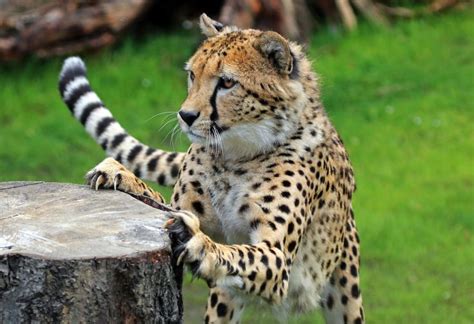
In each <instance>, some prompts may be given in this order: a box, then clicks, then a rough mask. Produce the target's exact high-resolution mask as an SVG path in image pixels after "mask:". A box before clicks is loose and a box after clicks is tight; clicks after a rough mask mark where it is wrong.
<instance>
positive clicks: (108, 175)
mask: <svg viewBox="0 0 474 324" xmlns="http://www.w3.org/2000/svg"><path fill="white" fill-rule="evenodd" d="M86 182H87V184H88V185H90V186H91V188H93V189H95V190H99V189H114V190H120V191H123V192H125V193H128V194H132V195H137V196H145V197H150V198H152V199H154V200H156V201H158V202H160V203H164V202H165V200H164V199H163V197H162V196H161V194H160V193H158V192H156V191H155V190H153V189H152V188H151V187H150V186H148V185H147V184H146V183H145V182H143V181H142V180H141V179H139V178H138V177H137V176H135V175H134V174H133V173H132V172H131V171H129V170H127V169H126V168H125V167H124V166H123V165H122V164H120V163H119V162H117V161H116V160H114V159H113V158H106V159H105V160H104V161H102V162H100V163H99V164H98V165H97V166H96V167H95V168H93V169H92V170H90V171H89V172H87V174H86Z"/></svg>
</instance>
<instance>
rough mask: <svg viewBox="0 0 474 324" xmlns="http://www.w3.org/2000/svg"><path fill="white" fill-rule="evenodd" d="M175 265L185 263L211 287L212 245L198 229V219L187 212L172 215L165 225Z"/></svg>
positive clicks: (212, 280)
mask: <svg viewBox="0 0 474 324" xmlns="http://www.w3.org/2000/svg"><path fill="white" fill-rule="evenodd" d="M164 226H165V228H166V229H167V230H168V234H169V236H170V239H171V248H172V250H173V256H174V258H175V262H176V264H177V265H179V264H181V263H186V264H187V265H188V266H189V267H190V269H191V272H192V273H193V275H195V276H198V277H201V278H203V279H205V280H206V281H207V283H208V285H209V286H213V283H214V282H215V280H214V279H213V277H214V275H213V270H212V269H213V268H214V267H215V264H216V263H215V258H214V254H213V253H212V251H213V250H214V248H213V246H214V243H213V242H212V241H211V239H210V238H209V237H207V236H206V235H205V234H204V233H203V232H201V230H200V229H199V226H200V223H199V218H197V217H196V216H195V215H194V214H192V213H190V212H187V211H179V212H176V213H173V214H172V216H171V218H170V219H169V220H168V221H167V222H166V223H165V225H164Z"/></svg>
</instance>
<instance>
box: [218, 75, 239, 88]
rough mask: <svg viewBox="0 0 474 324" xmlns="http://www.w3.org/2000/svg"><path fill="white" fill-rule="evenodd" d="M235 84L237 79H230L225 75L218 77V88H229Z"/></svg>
mask: <svg viewBox="0 0 474 324" xmlns="http://www.w3.org/2000/svg"><path fill="white" fill-rule="evenodd" d="M236 84H237V81H235V80H232V79H230V78H226V77H221V78H219V84H218V86H219V88H222V89H230V88H232V87H233V86H235V85H236Z"/></svg>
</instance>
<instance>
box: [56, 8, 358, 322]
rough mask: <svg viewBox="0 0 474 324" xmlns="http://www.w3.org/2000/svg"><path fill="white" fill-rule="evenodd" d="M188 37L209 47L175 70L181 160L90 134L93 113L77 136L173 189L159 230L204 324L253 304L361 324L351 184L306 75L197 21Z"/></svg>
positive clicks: (279, 48) (262, 37)
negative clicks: (203, 300)
mask: <svg viewBox="0 0 474 324" xmlns="http://www.w3.org/2000/svg"><path fill="white" fill-rule="evenodd" d="M201 29H202V30H203V32H204V34H206V35H207V36H208V38H207V40H205V41H204V43H203V44H202V45H201V46H200V47H199V49H198V50H197V51H196V53H195V54H194V55H193V56H192V57H191V59H190V60H189V61H188V63H187V64H186V70H187V71H188V73H189V80H188V97H187V98H186V100H185V102H184V103H183V105H182V107H181V110H180V114H179V117H178V119H179V122H180V125H181V128H182V130H183V131H184V132H185V133H186V134H187V135H188V137H189V138H190V139H191V141H192V142H193V144H192V145H191V146H190V148H189V150H188V152H187V153H186V154H184V153H179V154H178V153H167V152H163V151H160V150H155V149H151V148H149V147H147V146H145V145H143V144H141V143H139V142H138V141H137V140H136V139H134V138H132V137H131V136H130V135H128V134H126V132H125V131H124V130H123V129H122V128H121V127H120V126H119V125H118V123H117V122H116V121H115V120H112V121H110V120H109V121H110V122H109V125H106V126H105V130H103V131H102V132H100V134H98V133H99V130H101V129H100V127H101V126H100V125H101V122H102V125H103V124H107V123H106V122H104V121H103V119H102V120H101V117H100V116H101V115H100V112H101V109H105V110H104V111H103V112H102V114H105V115H104V116H105V117H103V118H111V117H109V116H108V115H107V114H106V112H105V111H108V110H106V108H105V107H103V106H100V107H99V109H98V110H97V109H93V111H92V113H91V114H94V113H95V114H96V115H97V116H96V118H95V119H91V120H88V119H87V118H82V120H83V121H84V120H85V126H86V129H88V130H91V131H90V133H91V135H93V136H94V137H95V138H96V140H97V141H98V142H99V143H101V144H104V142H105V145H103V146H104V148H105V149H106V151H107V153H108V154H109V155H110V156H112V157H114V158H116V159H117V160H119V162H122V163H123V164H124V165H125V166H126V167H128V168H129V169H130V170H134V173H135V174H136V175H140V176H142V177H143V178H148V179H153V180H157V179H158V181H159V182H161V183H164V184H173V183H174V184H175V186H174V191H173V196H172V198H171V206H172V207H173V208H174V209H176V210H178V213H177V216H176V219H177V221H175V222H173V223H171V225H170V226H169V230H170V232H171V235H172V237H174V238H177V239H178V241H179V242H181V244H179V245H178V247H177V248H176V249H175V251H174V252H175V253H176V254H177V255H179V260H180V261H183V262H185V263H187V264H188V265H189V266H190V268H191V270H192V271H193V273H194V274H195V275H197V276H199V277H201V278H203V279H204V280H206V281H207V282H208V284H209V287H210V289H211V291H210V295H209V296H210V297H209V300H208V304H207V309H206V314H205V321H206V322H212V323H218V322H222V323H225V322H231V323H235V322H238V321H239V317H240V313H241V310H242V308H243V305H244V304H245V298H243V297H242V296H247V295H257V296H260V297H262V298H263V299H264V300H266V301H268V302H269V303H272V304H275V305H282V306H284V307H286V306H288V307H291V308H292V309H293V310H296V311H301V312H305V311H309V310H312V309H315V308H317V307H318V306H320V305H321V306H322V308H323V310H324V315H325V318H326V321H327V322H329V323H344V322H350V323H362V322H363V320H364V314H363V309H362V297H361V294H360V287H359V238H358V235H357V231H356V227H355V220H354V216H353V212H352V205H351V200H352V194H353V192H354V190H355V182H354V178H353V171H352V167H351V164H350V162H349V159H348V156H347V153H346V151H345V149H344V146H343V143H342V141H341V140H340V138H339V136H338V134H337V132H336V131H335V129H334V127H333V126H332V125H331V123H330V121H329V119H328V117H327V115H326V113H325V111H324V109H323V107H322V104H321V100H320V97H319V89H318V80H317V77H316V75H315V74H314V72H312V70H311V65H310V62H309V61H308V60H307V59H306V58H305V56H304V54H303V52H302V50H301V48H300V47H299V46H298V45H296V44H294V43H291V42H288V41H286V40H284V39H283V38H282V37H281V36H279V35H278V34H276V33H272V32H261V31H258V30H238V29H236V28H234V27H223V26H222V25H220V24H219V23H217V22H215V21H213V20H211V19H209V18H208V17H207V16H205V15H203V16H202V17H201ZM65 68H66V67H65ZM69 70H74V69H71V68H70V69H69ZM67 71H68V70H67V69H66V71H65V72H63V73H62V78H61V80H64V79H66V81H62V92H63V97H64V99H65V101H66V102H67V103H68V106H69V107H70V109H71V111H73V113H74V114H75V116H76V117H77V118H78V119H81V115H83V114H84V111H85V110H86V109H87V107H86V106H87V104H85V103H82V106H83V107H82V108H80V107H79V108H78V105H79V104H78V101H80V100H78V99H77V98H80V97H81V95H79V94H76V96H75V97H77V98H76V100H69V102H68V99H70V97H71V96H73V95H74V91H75V90H74V89H75V88H74V87H77V85H75V86H73V85H71V84H73V83H74V82H72V81H71V80H67V79H68V78H69V79H74V78H73V77H72V76H69V74H68V72H67ZM71 73H72V72H71ZM76 74H77V71H76ZM76 83H77V82H76ZM67 91H69V92H67ZM81 91H82V92H87V91H90V88H89V89H86V90H81ZM66 92H67V93H69V96H65V95H64V93H66ZM76 92H77V91H76ZM70 93H72V95H71V94H70ZM83 95H84V93H82V96H83ZM81 109H82V110H81ZM88 123H90V125H89V124H88ZM94 123H95V124H94ZM102 127H103V126H102ZM109 129H110V130H109ZM112 130H113V131H112ZM121 134H125V135H122V136H121ZM117 142H118V143H117ZM109 164H110V163H109ZM177 165H179V173H178V172H177V171H176V169H177ZM99 166H100V165H99ZM99 166H98V167H99ZM107 168H108V167H106V168H105V169H104V168H102V169H101V168H98V169H97V168H96V169H94V170H93V171H92V173H91V174H90V175H91V176H90V178H89V179H92V182H94V183H96V185H97V186H99V185H100V181H98V178H99V177H100V174H99V173H98V172H102V174H103V176H104V178H106V177H107V174H108V173H107V172H108V171H110V170H112V171H113V172H115V171H116V170H115V168H114V167H112V168H109V169H107ZM101 170H102V171H101ZM109 173H110V172H109ZM128 176H129V177H130V178H133V174H131V173H130V175H128ZM121 177H122V178H123V177H124V176H121ZM97 181H98V182H97ZM114 185H115V183H114ZM109 187H110V186H109ZM142 190H143V188H138V187H137V191H138V192H141V191H142ZM127 191H130V189H127ZM154 194H155V193H154V192H152V190H151V189H150V191H148V192H147V195H152V196H153V195H154ZM157 195H158V194H157ZM159 198H160V199H161V197H159Z"/></svg>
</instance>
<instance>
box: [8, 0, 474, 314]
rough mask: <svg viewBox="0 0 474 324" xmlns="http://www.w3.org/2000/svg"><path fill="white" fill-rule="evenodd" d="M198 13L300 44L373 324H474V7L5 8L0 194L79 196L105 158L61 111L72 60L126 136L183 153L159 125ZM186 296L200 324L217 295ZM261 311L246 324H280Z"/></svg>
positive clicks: (402, 1)
mask: <svg viewBox="0 0 474 324" xmlns="http://www.w3.org/2000/svg"><path fill="white" fill-rule="evenodd" d="M202 12H206V13H207V14H208V15H210V16H211V17H212V18H214V19H220V20H221V21H222V22H224V23H226V24H234V25H237V26H239V27H242V28H248V27H254V28H260V29H272V30H276V31H278V32H280V33H282V34H283V35H285V36H286V37H288V38H290V39H292V40H295V41H299V42H302V43H304V44H305V48H306V51H307V53H308V56H309V57H310V58H311V60H312V62H313V66H314V69H315V70H316V71H317V72H318V74H319V76H320V83H321V87H322V100H323V102H324V105H325V107H326V110H327V111H328V114H329V116H330V118H331V120H332V121H333V123H334V124H335V125H336V128H337V129H338V131H339V132H340V134H341V135H342V138H343V139H344V142H345V144H346V147H347V149H348V151H349V153H350V157H351V160H352V162H353V164H354V168H355V173H356V180H357V184H358V190H357V192H356V194H355V196H354V207H355V212H356V219H357V223H358V228H359V231H360V236H361V240H362V254H361V255H362V260H361V261H362V268H361V278H362V292H363V297H364V303H365V309H366V317H367V319H368V322H369V323H400V322H402V323H474V306H473V305H474V269H473V264H474V244H473V243H474V242H473V241H474V237H473V235H474V10H473V6H472V3H471V2H463V1H458V0H295V1H291V0H213V1H182V0H175V1H151V0H123V1H114V0H107V1H94V0H83V1H82V0H77V1H73V0H63V1H48V0H0V181H9V180H46V181H59V182H72V183H83V175H84V174H85V172H86V171H87V170H89V169H90V168H92V167H93V166H94V165H95V164H97V163H98V162H100V161H101V160H102V159H103V158H104V153H103V152H102V150H101V148H100V147H99V146H98V145H96V144H95V143H94V142H93V140H92V139H91V138H90V137H89V136H88V135H87V134H86V133H85V131H84V130H83V128H82V126H81V125H80V124H79V123H78V122H77V121H75V120H74V119H73V118H72V117H71V116H70V113H69V111H68V110H67V108H66V107H65V105H64V104H63V103H62V102H61V100H60V98H59V94H58V91H57V78H58V73H59V70H60V67H61V64H62V61H63V59H64V58H65V57H66V56H67V55H71V54H80V55H81V56H82V57H83V59H84V60H85V61H86V63H87V65H88V71H89V78H90V80H91V83H92V86H93V87H94V89H95V90H96V91H97V92H98V94H99V96H100V97H101V98H102V100H103V101H104V102H105V104H106V105H107V107H108V108H110V110H111V111H112V112H113V114H114V115H115V117H116V118H117V119H118V121H119V122H120V123H121V124H122V125H123V126H124V127H125V128H126V129H127V130H128V131H129V132H130V134H132V135H133V136H135V137H137V138H138V139H140V140H142V141H143V142H145V143H147V144H150V145H154V146H156V147H160V148H162V149H167V150H181V151H183V150H185V149H186V147H187V146H188V145H189V142H188V140H187V139H186V138H185V137H183V136H182V135H181V134H176V133H174V132H173V127H174V126H175V125H176V118H175V114H174V113H172V114H166V113H164V112H177V110H178V109H179V107H180V105H181V102H182V101H183V100H184V98H185V96H186V75H185V73H184V71H183V65H184V62H185V61H186V59H187V58H188V57H189V56H190V55H191V54H192V53H193V51H194V50H195V49H196V48H197V46H198V45H199V43H200V41H201V40H202V37H201V36H200V34H199V31H198V28H197V18H198V17H199V15H200V14H201V13H202ZM154 186H155V187H156V188H158V189H159V190H160V191H162V192H163V193H164V194H165V195H166V197H167V198H168V199H169V196H170V192H171V191H170V189H168V188H160V187H158V186H157V185H154ZM0 208H1V206H0ZM190 282H191V278H186V279H185V287H184V298H185V319H186V323H197V322H199V320H200V319H201V316H202V313H203V311H204V305H205V300H206V297H207V289H206V285H205V284H204V283H203V282H201V281H199V280H195V281H194V282H193V283H190ZM251 304H252V306H251V307H250V310H249V311H247V312H246V315H245V317H244V323H257V322H259V323H273V322H275V319H274V317H272V313H271V309H269V308H268V307H266V306H265V305H264V304H261V303H260V302H258V301H252V303H251ZM288 321H289V322H291V323H322V318H321V316H320V315H319V314H318V313H317V312H316V313H313V314H306V315H304V316H290V317H289V318H288Z"/></svg>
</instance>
